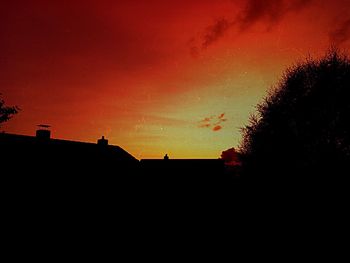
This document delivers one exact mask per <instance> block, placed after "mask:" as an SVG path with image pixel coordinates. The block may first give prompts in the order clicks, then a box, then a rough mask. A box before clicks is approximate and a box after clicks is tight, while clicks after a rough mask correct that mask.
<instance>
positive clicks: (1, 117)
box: [0, 94, 19, 125]
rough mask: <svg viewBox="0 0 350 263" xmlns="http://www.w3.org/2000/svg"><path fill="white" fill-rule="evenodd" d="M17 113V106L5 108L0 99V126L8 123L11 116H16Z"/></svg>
mask: <svg viewBox="0 0 350 263" xmlns="http://www.w3.org/2000/svg"><path fill="white" fill-rule="evenodd" d="M0 95H1V94H0ZM18 111H19V108H18V107H17V106H11V107H9V106H5V102H4V101H3V100H2V99H1V98H0V125H1V123H3V122H6V121H8V120H9V119H10V118H11V117H12V115H14V114H17V113H18Z"/></svg>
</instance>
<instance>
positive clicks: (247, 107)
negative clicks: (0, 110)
mask: <svg viewBox="0 0 350 263" xmlns="http://www.w3.org/2000/svg"><path fill="white" fill-rule="evenodd" d="M0 37H1V38H0V40H1V41H0V69H1V70H0V93H2V98H3V99H4V100H5V102H6V103H7V104H8V105H18V106H19V107H20V108H21V109H22V111H21V112H20V113H19V114H18V115H16V116H15V117H14V118H13V119H12V120H10V121H9V122H8V123H6V124H4V125H3V126H2V130H4V131H6V132H11V133H17V134H27V135H33V134H34V133H35V129H36V125H37V124H42V123H44V124H50V125H52V133H53V137H55V138H62V139H71V140H79V141H89V142H94V141H96V140H97V139H98V138H99V137H101V136H102V135H104V136H106V137H107V138H108V139H109V141H110V143H111V144H115V145H119V146H121V147H123V148H124V149H125V150H127V151H129V152H130V153H131V154H133V155H134V156H135V157H137V158H162V157H163V155H164V154H165V153H168V155H169V156H170V157H171V158H218V157H219V156H220V155H221V152H222V151H223V150H226V149H228V148H231V147H237V146H238V145H239V141H240V138H241V134H240V130H239V129H240V127H242V126H243V125H244V124H246V123H247V121H248V117H249V114H250V113H252V112H254V107H255V105H256V104H257V103H258V102H259V101H260V100H261V99H262V98H263V96H264V95H265V94H266V91H267V90H268V89H269V88H271V87H272V86H273V85H274V84H276V83H277V81H278V79H279V77H280V76H281V74H282V72H283V71H284V69H286V67H288V66H290V65H292V64H293V63H295V62H297V61H298V60H301V59H304V58H306V57H307V56H308V55H311V56H315V57H317V56H320V55H322V54H323V53H324V52H325V50H326V49H327V48H328V47H329V46H330V45H336V46H338V47H339V48H341V49H344V50H346V51H347V50H348V49H349V47H350V1H349V0H342V1H336V0H333V1H327V0H325V1H317V0H280V1H278V0H265V1H260V0H236V1H234V0H216V1H211V0H210V1H209V0H186V1H180V0H178V1H167V0H144V1H142V0H133V1H127V0H125V1H112V0H109V1H107V0H99V1H88V0H84V1H80V0H79V1H78V0H76V1H74V0H71V1H68V0H67V1H66V0H59V1H58V0H57V1H56V0H50V1H46V0H31V1H25V0H23V1H19V0H4V1H1V3H0Z"/></svg>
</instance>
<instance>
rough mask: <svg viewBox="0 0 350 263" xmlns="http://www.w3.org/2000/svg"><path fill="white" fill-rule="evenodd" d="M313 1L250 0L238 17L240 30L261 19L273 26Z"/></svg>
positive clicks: (237, 21)
mask: <svg viewBox="0 0 350 263" xmlns="http://www.w3.org/2000/svg"><path fill="white" fill-rule="evenodd" d="M311 1H313V0H281V1H278V0H277V1H276V0H265V1H261V0H250V1H247V4H246V6H245V7H244V8H243V11H242V13H241V15H240V16H238V17H237V18H236V23H237V26H238V28H239V30H240V31H245V30H247V29H249V28H250V27H251V26H253V25H254V24H256V23H257V22H260V21H263V22H265V23H266V24H267V26H269V27H271V26H274V25H275V24H277V23H278V22H279V21H281V20H282V19H283V18H284V17H285V16H286V15H287V14H288V13H291V12H298V11H300V10H302V9H303V8H305V7H306V6H307V5H308V4H309V3H310V2H311Z"/></svg>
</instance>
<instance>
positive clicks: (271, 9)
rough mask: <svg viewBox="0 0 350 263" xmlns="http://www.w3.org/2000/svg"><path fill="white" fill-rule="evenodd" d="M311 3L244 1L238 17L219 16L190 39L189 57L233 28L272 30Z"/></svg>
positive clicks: (240, 30)
mask: <svg viewBox="0 0 350 263" xmlns="http://www.w3.org/2000/svg"><path fill="white" fill-rule="evenodd" d="M312 1H313V0H264V1H261V0H249V1H246V3H245V5H244V6H243V8H242V10H241V12H239V15H237V16H236V17H232V18H226V17H220V16H219V18H217V19H216V20H215V21H214V22H213V23H212V24H211V25H209V26H207V27H206V28H205V30H204V31H203V32H202V34H201V37H200V38H199V39H195V38H193V39H191V40H190V45H189V47H190V52H191V55H192V56H193V57H197V56H198V55H199V53H200V52H201V51H202V50H205V49H207V48H208V47H209V46H211V45H212V44H214V43H215V42H217V41H218V40H220V39H221V38H222V37H224V36H225V34H226V33H227V32H228V31H229V30H230V29H231V28H232V27H235V28H236V29H237V30H238V32H239V33H243V32H245V31H247V30H249V29H250V28H251V27H253V26H254V25H255V24H257V23H258V22H263V23H265V24H266V26H267V27H268V28H272V27H273V26H275V25H276V24H278V23H279V22H280V21H281V20H282V19H283V18H284V17H285V16H286V15H287V14H289V13H292V12H299V11H301V10H302V9H304V8H305V7H306V6H308V5H309V3H310V2H312ZM347 27H348V26H347ZM347 27H346V28H347Z"/></svg>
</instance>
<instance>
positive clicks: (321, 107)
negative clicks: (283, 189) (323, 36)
mask: <svg viewBox="0 0 350 263" xmlns="http://www.w3.org/2000/svg"><path fill="white" fill-rule="evenodd" d="M349 124H350V60H349V58H348V57H347V56H346V55H345V54H340V53H339V52H338V51H336V50H331V51H329V52H327V54H326V55H325V56H324V57H323V58H321V59H317V60H316V59H308V60H306V61H305V62H302V63H299V64H297V65H295V66H293V67H291V68H289V69H287V70H286V72H285V73H284V75H283V77H282V79H281V80H280V82H279V84H278V85H277V87H276V88H275V89H274V90H273V91H272V92H270V93H269V95H268V96H267V97H266V98H265V99H264V100H263V102H262V103H260V104H259V105H258V106H257V114H255V115H252V116H251V118H250V123H249V124H248V125H247V126H245V127H244V128H243V141H242V143H241V147H240V148H241V149H240V151H241V154H242V156H241V160H242V171H243V175H245V176H246V177H247V178H254V179H263V180H269V179H273V180H286V181H288V182H293V181H295V180H298V181H300V180H308V179H310V178H312V180H313V181H314V180H319V179H327V180H328V179H330V178H332V180H333V179H335V178H338V179H340V178H344V176H345V175H348V174H350V173H349V170H350V169H349V166H350V125H349ZM342 175H344V176H342Z"/></svg>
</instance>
